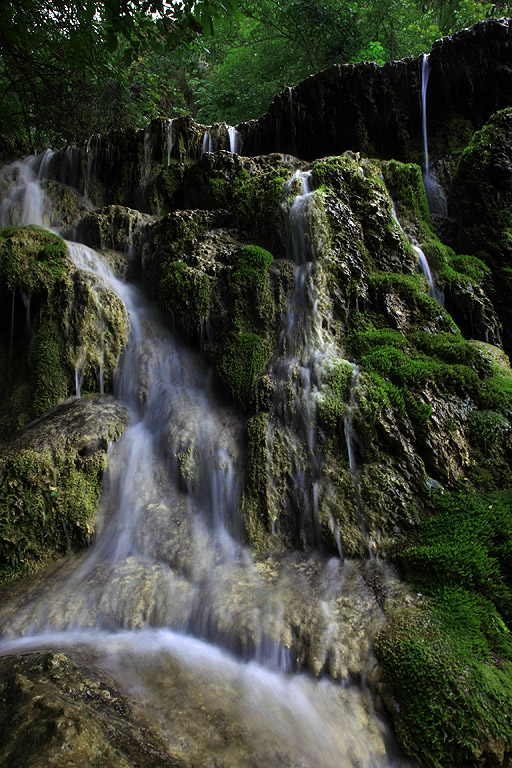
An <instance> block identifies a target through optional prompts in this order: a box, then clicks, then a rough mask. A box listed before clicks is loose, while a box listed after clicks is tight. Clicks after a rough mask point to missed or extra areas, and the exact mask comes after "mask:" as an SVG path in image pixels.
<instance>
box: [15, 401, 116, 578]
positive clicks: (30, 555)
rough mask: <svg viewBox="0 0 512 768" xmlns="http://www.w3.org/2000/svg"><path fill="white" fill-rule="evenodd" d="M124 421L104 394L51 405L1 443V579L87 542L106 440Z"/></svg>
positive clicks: (23, 573) (104, 458)
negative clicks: (54, 405)
mask: <svg viewBox="0 0 512 768" xmlns="http://www.w3.org/2000/svg"><path fill="white" fill-rule="evenodd" d="M127 423H128V415H127V412H126V410H125V409H124V408H123V406H121V405H120V404H119V403H116V402H115V401H113V400H110V399H107V398H82V399H80V400H74V401H72V402H70V403H66V404H64V405H61V406H58V407H57V408H55V409H54V410H53V411H51V412H50V413H48V414H46V415H45V416H43V417H42V418H40V419H39V420H38V421H37V422H35V423H34V424H32V425H30V426H29V427H27V428H26V429H24V430H22V431H21V432H19V433H18V434H17V435H16V436H15V437H13V438H12V439H10V440H8V441H6V442H3V443H0V580H1V581H9V580H11V579H13V578H17V577H19V576H22V575H26V574H28V573H31V572H33V571H34V570H37V569H39V568H41V567H42V566H44V565H46V564H47V563H49V562H51V561H52V560H54V559H55V558H56V557H59V556H61V555H63V554H66V553H67V552H69V551H70V550H76V549H80V548H82V547H84V546H87V544H88V542H89V539H90V537H91V535H92V533H93V531H94V526H95V521H96V509H97V504H98V499H99V496H100V493H101V480H102V476H103V472H104V470H105V467H106V451H107V448H108V446H109V444H110V443H111V442H112V441H113V440H115V439H116V438H118V437H119V435H120V434H121V433H122V432H123V430H124V429H125V427H126V426H127Z"/></svg>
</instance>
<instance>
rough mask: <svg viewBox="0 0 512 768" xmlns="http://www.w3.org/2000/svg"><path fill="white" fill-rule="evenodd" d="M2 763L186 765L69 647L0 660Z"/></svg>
mask: <svg viewBox="0 0 512 768" xmlns="http://www.w3.org/2000/svg"><path fill="white" fill-rule="evenodd" d="M0 690H1V693H2V695H1V700H2V705H1V707H0V733H2V735H3V738H2V746H1V747H0V763H1V764H2V765H9V766H11V768H22V767H23V768H28V767H29V766H30V768H43V767H44V768H45V767H46V766H48V765H54V766H61V768H74V767H76V768H93V766H98V767H99V766H105V768H106V767H107V766H108V768H185V767H186V765H187V763H186V762H185V761H184V760H183V759H182V758H180V757H178V756H173V755H172V754H170V753H169V751H168V749H167V747H166V745H165V743H164V741H163V739H162V737H161V736H159V735H158V734H157V733H156V732H155V731H154V730H151V728H150V727H149V726H148V724H147V723H146V722H145V720H144V717H143V715H142V713H141V711H140V710H138V709H137V708H136V707H135V705H134V704H132V703H130V702H129V701H128V699H127V698H126V697H125V696H123V694H122V693H120V692H119V690H117V688H116V686H115V683H114V682H113V680H112V679H111V678H109V677H108V676H107V675H105V674H104V673H102V672H99V671H98V670H97V669H94V667H93V666H91V665H90V662H89V664H88V663H83V662H81V661H79V662H75V661H72V660H71V659H70V658H69V657H68V656H66V655H65V654H63V653H55V652H41V653H32V654H28V655H25V656H21V657H4V658H3V659H1V660H0Z"/></svg>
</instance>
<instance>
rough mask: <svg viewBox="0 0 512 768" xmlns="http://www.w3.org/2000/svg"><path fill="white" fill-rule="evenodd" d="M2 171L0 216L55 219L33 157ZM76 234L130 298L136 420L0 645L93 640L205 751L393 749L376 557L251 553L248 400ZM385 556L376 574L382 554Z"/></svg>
mask: <svg viewBox="0 0 512 768" xmlns="http://www.w3.org/2000/svg"><path fill="white" fill-rule="evenodd" d="M149 151H150V148H146V152H145V156H146V155H147V154H148V153H149ZM145 167H146V163H145ZM42 169H43V170H42ZM1 180H2V188H3V199H2V203H1V206H0V224H2V226H4V225H6V224H10V223H16V224H28V223H38V224H46V225H48V221H49V208H50V206H49V201H48V199H47V197H46V195H45V194H44V188H43V185H42V181H43V180H44V165H43V162H42V159H41V157H38V158H29V159H28V160H27V161H24V162H23V163H18V164H16V165H15V166H12V167H10V168H9V169H7V170H4V172H3V173H2V179H1ZM300 180H301V184H302V186H303V189H302V192H301V194H299V195H297V196H296V198H295V201H294V203H293V206H292V210H291V221H292V227H291V240H292V249H293V253H294V260H295V263H296V286H297V287H296V290H295V292H294V294H293V296H292V298H291V304H290V310H289V313H288V319H287V322H285V325H284V331H283V336H282V338H281V346H282V352H283V354H284V363H282V365H283V366H284V369H285V373H286V371H289V370H290V368H291V367H294V369H296V370H297V369H298V370H299V373H300V376H299V380H300V386H298V388H297V391H296V397H297V398H298V399H299V400H300V404H301V407H300V409H299V410H300V414H301V415H300V419H299V423H298V424H297V423H296V424H294V429H295V430H296V431H297V430H298V431H299V432H301V431H304V430H306V432H307V434H306V437H305V440H306V445H307V459H308V463H309V464H310V466H309V468H308V469H307V470H304V471H299V468H298V467H297V477H296V481H297V484H298V487H299V490H300V497H301V499H302V501H303V504H304V509H305V510H306V512H307V515H309V516H310V517H311V521H310V522H311V526H312V527H313V528H315V525H316V523H315V519H314V518H315V514H316V504H317V486H318V483H319V482H320V480H321V473H322V461H321V457H320V458H318V457H317V454H318V451H317V447H318V446H317V443H316V436H315V434H314V432H313V431H312V427H311V423H312V421H313V415H314V414H313V410H312V409H313V408H314V396H313V395H314V390H315V388H318V387H319V385H320V383H321V373H320V371H321V368H322V364H323V361H324V358H326V356H327V355H328V353H329V348H328V341H327V340H326V339H324V338H323V336H322V323H321V322H319V321H318V318H317V315H318V312H319V307H318V305H319V301H320V297H319V296H318V295H317V287H316V286H317V282H316V281H315V280H313V278H312V272H314V270H315V264H314V259H313V256H312V255H311V252H310V250H308V249H309V246H307V248H306V250H304V242H305V240H307V239H308V238H309V236H310V233H309V232H308V231H307V230H306V229H304V224H303V222H304V218H303V217H302V215H301V210H302V209H303V208H304V207H305V206H307V205H309V202H308V195H310V192H309V190H308V188H307V183H308V178H307V175H304V174H303V175H302V176H301V177H300ZM294 221H295V224H293V222H294ZM68 248H69V255H70V258H71V259H72V261H73V263H74V265H75V267H76V269H79V270H83V271H86V272H87V273H88V274H89V275H91V276H92V278H93V279H94V280H95V281H97V283H98V284H101V283H106V284H107V285H108V286H109V287H110V288H111V289H112V290H114V291H115V292H116V293H117V294H118V295H119V296H120V298H121V299H122V301H123V302H124V304H125V307H126V309H127V312H128V314H129V319H130V326H131V334H130V339H129V343H128V346H127V348H126V350H125V352H124V353H123V355H122V357H121V360H120V362H119V366H118V369H117V372H116V376H115V382H114V394H115V397H117V398H118V399H119V400H120V401H121V402H122V403H123V404H124V405H125V406H126V408H127V409H128V411H129V413H130V426H129V428H128V429H127V430H126V432H125V433H124V435H123V437H122V438H121V439H120V440H119V441H118V442H117V443H116V444H115V445H112V446H111V447H110V449H109V462H108V471H107V473H106V476H105V479H104V491H103V495H102V498H101V502H100V509H99V518H98V525H97V533H96V537H95V541H94V544H93V545H92V546H91V548H90V549H89V550H88V551H86V552H83V553H81V554H78V555H70V556H69V557H68V558H65V559H64V560H63V561H61V562H60V563H59V564H57V565H56V566H54V567H53V568H51V569H50V571H49V573H48V574H45V573H43V574H40V575H38V576H37V577H36V578H33V579H29V580H28V581H27V584H26V587H25V588H24V589H22V591H21V592H20V590H19V589H18V590H17V595H16V600H15V601H13V603H12V604H10V603H7V604H6V605H4V607H3V608H2V610H1V611H0V630H1V632H2V640H1V641H0V653H1V654H4V655H5V654H12V653H22V652H27V651H29V650H35V649H46V648H59V649H64V650H65V651H66V652H67V653H69V654H70V656H72V657H77V658H78V659H80V658H81V657H82V656H84V655H85V656H86V657H87V658H90V657H91V656H92V658H93V659H94V663H95V664H96V665H97V666H98V667H100V668H102V669H104V670H106V671H107V672H109V673H110V674H112V675H113V677H114V678H115V679H116V681H117V682H118V684H119V685H120V686H121V688H122V689H123V690H124V691H126V692H127V693H128V694H129V695H130V696H131V697H132V698H133V699H134V700H135V701H136V702H138V703H139V704H141V705H142V706H143V708H144V713H145V715H146V717H147V718H148V720H149V721H150V722H152V723H153V724H155V725H156V726H158V727H159V728H160V729H161V730H162V732H163V733H164V735H165V737H166V738H167V740H168V743H169V747H170V749H171V750H177V751H180V752H184V753H185V754H186V755H187V756H188V757H189V759H190V763H191V765H192V766H197V767H198V768H199V767H203V766H204V767H205V768H206V766H213V765H215V766H218V767H219V768H224V767H226V768H228V766H229V767H232V766H240V767H242V766H251V767H255V768H256V767H258V768H259V766H261V767H262V768H263V766H269V765H270V766H290V767H292V766H293V767H294V768H295V767H296V768H299V766H300V768H313V766H323V767H324V768H356V766H357V767H358V768H362V767H363V766H365V767H366V768H370V767H374V766H375V767H377V766H378V767H379V768H386V767H387V766H390V765H402V764H403V762H402V761H401V759H399V758H396V757H393V751H392V748H390V744H391V743H392V739H391V736H390V732H389V730H388V727H387V726H386V724H385V723H384V721H383V720H382V719H381V718H380V717H378V716H377V715H376V713H375V712H374V711H373V707H372V699H371V696H370V694H369V692H368V690H367V689H366V688H365V686H364V685H363V682H364V680H365V678H366V677H369V676H371V675H375V669H376V665H375V659H374V657H373V654H372V650H371V638H372V636H373V635H374V633H375V631H376V630H377V629H378V627H379V626H380V625H381V624H382V622H383V615H382V612H381V609H380V608H379V605H378V604H377V601H376V599H375V596H374V594H373V592H372V590H371V589H370V588H369V587H368V584H367V581H368V580H367V579H365V574H366V575H368V574H367V573H366V571H365V569H368V568H370V567H371V568H373V569H374V570H375V568H376V567H377V565H376V564H375V563H369V562H366V563H365V562H364V561H361V562H359V561H356V560H353V561H349V560H346V561H343V559H342V558H341V557H340V556H333V555H332V554H331V555H328V554H321V553H320V552H314V553H313V554H311V555H306V554H304V553H298V552H297V553H295V554H292V555H290V556H288V557H282V556H281V557H279V558H278V557H271V556H268V557H266V558H259V559H258V558H256V557H255V556H254V555H253V554H252V553H251V552H250V550H248V549H247V548H246V547H245V546H244V545H243V543H242V538H241V530H240V529H241V524H240V520H239V506H240V499H241V493H242V490H243V481H244V477H243V467H244V462H245V456H244V443H245V437H244V429H243V423H242V422H241V419H240V415H239V414H237V412H236V410H235V409H234V408H233V406H232V404H231V402H230V401H229V400H228V399H226V400H223V399H221V398H220V397H219V396H218V395H217V394H215V392H214V388H213V386H212V373H211V371H210V370H209V368H208V367H207V366H206V365H205V363H204V361H203V360H202V358H201V356H200V354H199V353H197V352H194V351H191V350H190V349H188V348H187V347H186V346H184V344H183V343H182V342H180V341H179V340H178V339H177V338H175V337H174V335H173V333H172V331H171V330H170V328H169V322H168V320H167V318H166V317H165V316H163V314H162V313H161V312H160V310H159V309H158V307H156V306H155V305H154V304H153V303H152V302H151V301H150V300H149V299H148V297H147V295H146V293H145V292H144V290H143V288H142V287H140V286H137V285H130V284H128V283H126V282H124V281H122V280H120V279H119V278H117V277H116V276H115V274H114V273H113V271H112V269H111V268H110V266H109V265H108V264H107V263H106V261H104V260H103V259H102V257H101V256H100V255H99V254H98V253H96V252H95V251H93V250H92V249H90V248H88V247H86V246H84V245H81V244H79V243H69V244H68ZM297 327H299V328H300V329H301V330H300V333H299V334H298V335H297V334H295V333H294V332H292V330H293V329H294V328H297ZM331 352H332V350H331ZM276 365H277V363H276ZM283 375H284V374H283ZM276 408H277V405H276ZM271 429H272V421H271V422H270V427H269V431H270V432H271ZM308 430H309V432H308ZM270 432H269V439H271V434H270ZM318 455H320V454H318ZM306 538H307V537H306ZM310 543H311V542H310ZM340 554H341V553H340ZM378 568H379V574H380V576H381V577H382V578H383V579H384V580H386V578H387V576H388V572H387V567H386V566H385V564H379V565H378ZM390 578H391V576H390ZM390 584H391V582H390ZM308 669H309V670H310V671H306V670H308ZM311 672H314V673H315V674H317V675H318V674H320V673H322V674H321V677H320V679H319V678H317V677H314V676H313V675H312V674H311ZM390 750H391V751H390Z"/></svg>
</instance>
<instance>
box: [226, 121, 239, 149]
mask: <svg viewBox="0 0 512 768" xmlns="http://www.w3.org/2000/svg"><path fill="white" fill-rule="evenodd" d="M228 134H229V151H230V152H231V154H232V155H236V154H237V152H238V146H239V144H240V133H239V132H238V131H237V129H236V128H235V127H234V126H233V125H228Z"/></svg>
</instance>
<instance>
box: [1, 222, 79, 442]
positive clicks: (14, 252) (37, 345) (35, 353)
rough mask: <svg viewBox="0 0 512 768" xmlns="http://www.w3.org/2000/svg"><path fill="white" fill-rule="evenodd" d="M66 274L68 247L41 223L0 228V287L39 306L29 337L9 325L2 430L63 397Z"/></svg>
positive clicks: (66, 371) (69, 286)
mask: <svg viewBox="0 0 512 768" xmlns="http://www.w3.org/2000/svg"><path fill="white" fill-rule="evenodd" d="M69 274H70V265H69V262H68V259H67V246H66V243H65V242H64V240H62V239H61V238H60V237H58V236H57V235H54V234H53V233H52V232H48V231H47V230H44V229H42V228H41V227H6V228H4V229H3V230H1V231H0V291H2V289H3V291H6V290H8V291H14V292H15V294H14V297H15V300H16V301H19V303H20V304H21V300H20V299H17V296H18V293H19V292H23V293H24V294H25V295H28V296H29V297H30V298H31V305H32V307H35V308H39V311H38V312H37V314H36V316H35V317H34V318H33V320H32V323H31V324H32V328H31V334H30V341H28V340H27V338H26V337H25V338H24V337H23V336H20V332H19V330H18V331H17V329H16V328H15V329H14V330H15V331H17V333H16V336H15V339H14V342H15V343H14V349H13V350H12V360H11V361H10V362H9V363H7V360H6V361H5V364H6V372H7V375H6V377H5V379H4V380H3V386H2V395H3V397H2V405H3V414H2V417H1V418H0V424H1V426H2V433H3V434H6V433H9V432H10V431H12V430H15V429H17V428H19V427H21V426H23V425H24V424H26V423H28V421H30V420H31V419H33V418H35V417H37V416H40V415H41V414H42V413H43V412H44V411H46V410H47V409H48V408H50V407H51V406H53V405H55V404H56V403H57V402H59V400H61V399H63V398H65V397H66V396H67V393H68V381H69V378H70V376H69V373H70V371H69V369H68V368H67V366H66V353H65V339H64V334H63V316H65V314H66V311H67V309H68V307H69V304H70V301H71V298H70V294H71V290H72V283H71V280H70V277H69ZM4 295H6V294H5V293H4ZM11 301H12V299H11ZM5 333H6V330H4V334H5ZM7 343H8V342H6V346H7ZM9 346H10V344H9ZM9 354H10V353H9ZM27 380H28V384H29V385H28V386H27ZM0 434H1V433H0Z"/></svg>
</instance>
